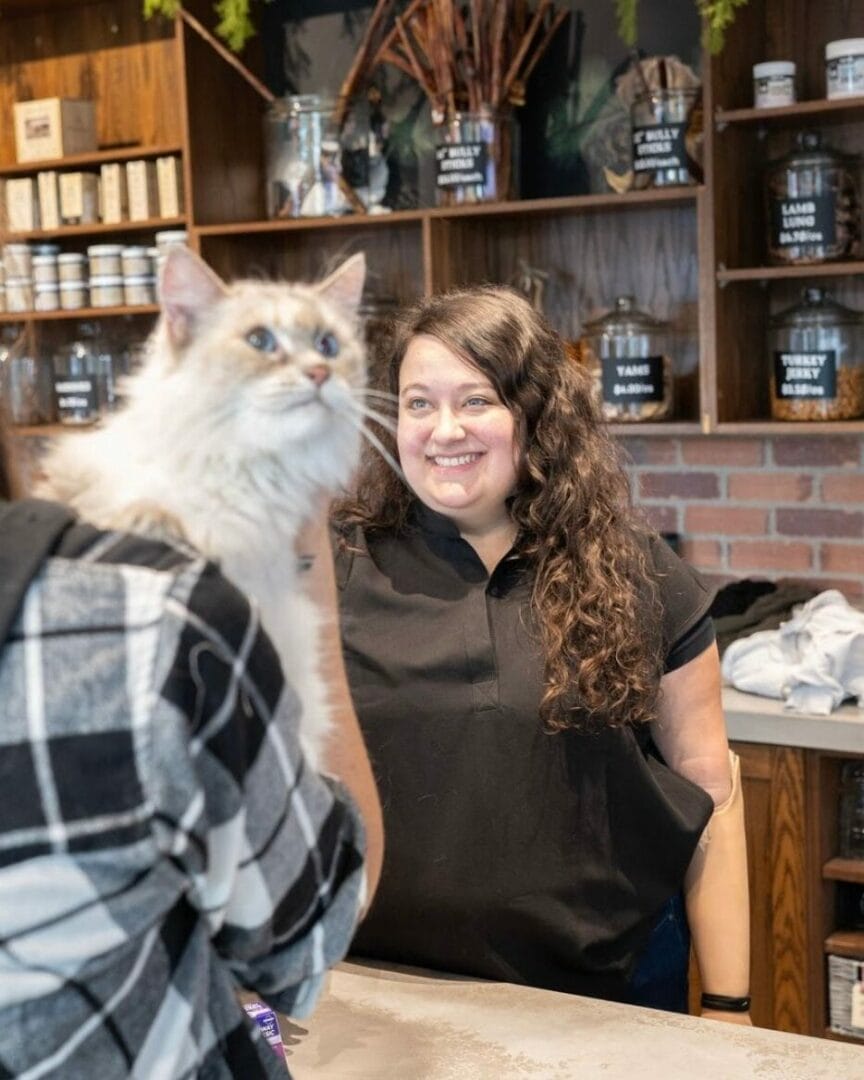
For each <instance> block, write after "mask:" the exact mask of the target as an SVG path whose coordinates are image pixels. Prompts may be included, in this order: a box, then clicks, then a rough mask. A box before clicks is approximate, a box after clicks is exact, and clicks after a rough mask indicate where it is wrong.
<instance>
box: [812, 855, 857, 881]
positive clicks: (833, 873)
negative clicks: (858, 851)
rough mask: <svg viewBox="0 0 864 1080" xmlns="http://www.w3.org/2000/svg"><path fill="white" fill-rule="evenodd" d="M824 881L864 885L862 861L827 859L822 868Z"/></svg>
mask: <svg viewBox="0 0 864 1080" xmlns="http://www.w3.org/2000/svg"><path fill="white" fill-rule="evenodd" d="M822 877H823V878H824V879H825V880H826V881H849V882H851V883H852V884H853V885H864V859H829V860H828V862H826V863H825V865H824V866H823V867H822Z"/></svg>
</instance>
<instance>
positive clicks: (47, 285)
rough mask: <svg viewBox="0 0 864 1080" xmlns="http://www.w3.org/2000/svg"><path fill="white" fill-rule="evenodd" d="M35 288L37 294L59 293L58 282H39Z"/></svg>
mask: <svg viewBox="0 0 864 1080" xmlns="http://www.w3.org/2000/svg"><path fill="white" fill-rule="evenodd" d="M34 288H35V289H36V292H56V291H57V282H56V281H37V282H36V284H35V285H34Z"/></svg>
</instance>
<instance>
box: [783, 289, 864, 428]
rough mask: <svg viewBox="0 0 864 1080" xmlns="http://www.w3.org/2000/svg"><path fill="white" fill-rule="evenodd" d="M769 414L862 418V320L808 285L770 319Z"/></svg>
mask: <svg viewBox="0 0 864 1080" xmlns="http://www.w3.org/2000/svg"><path fill="white" fill-rule="evenodd" d="M769 340H770V347H769V353H770V364H771V415H772V417H773V418H774V419H775V420H854V419H856V418H857V417H859V416H864V320H862V315H861V313H860V312H858V311H853V310H852V309H851V308H847V307H844V306H843V305H842V304H838V303H837V302H836V301H834V300H832V299H831V297H830V296H829V295H828V293H827V292H826V291H825V289H823V288H817V287H815V286H808V287H807V288H805V289H804V290H803V291H802V293H801V302H800V303H798V304H795V306H794V307H791V308H789V309H788V310H787V311H783V312H780V314H778V315H777V316H775V317H774V318H773V319H772V320H771V326H770V335H769Z"/></svg>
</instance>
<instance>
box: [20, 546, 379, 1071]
mask: <svg viewBox="0 0 864 1080" xmlns="http://www.w3.org/2000/svg"><path fill="white" fill-rule="evenodd" d="M297 711H298V704H297V701H296V698H295V697H294V695H293V694H292V693H291V692H290V690H288V689H287V688H285V687H284V686H283V682H282V677H281V672H280V669H279V664H278V660H277V658H276V655H275V653H274V651H273V649H272V647H271V646H270V644H269V642H268V641H267V639H266V638H264V637H263V636H262V634H261V632H260V629H259V624H258V620H257V616H256V614H255V613H254V611H253V610H251V609H250V607H249V605H248V604H247V603H246V601H245V600H244V598H243V597H242V596H241V595H240V594H239V593H238V592H237V591H236V590H235V589H234V588H233V587H231V586H230V585H229V584H228V583H227V582H226V581H225V580H224V578H222V577H221V575H220V574H219V573H218V572H217V571H216V570H215V569H214V568H213V567H212V565H210V564H208V563H206V562H204V561H202V560H201V559H198V558H195V557H194V556H193V555H191V554H190V553H188V552H182V551H180V550H179V549H175V548H171V547H168V546H165V545H161V544H156V543H153V542H150V541H145V540H142V539H140V538H130V537H121V536H119V535H113V536H106V535H105V534H100V533H97V532H96V531H95V530H92V529H90V528H89V527H87V526H81V525H78V526H74V527H73V528H72V529H71V530H70V532H69V534H68V535H67V538H66V539H65V540H64V541H63V545H62V547H61V549H60V552H59V557H55V558H51V559H50V560H49V561H48V562H47V563H46V564H45V566H44V568H43V571H42V573H41V574H40V576H39V577H38V578H37V579H36V580H35V581H34V583H33V584H32V585H31V587H30V589H29V591H28V593H27V595H26V598H25V603H24V606H23V610H22V612H21V614H20V617H19V618H18V621H17V624H16V625H15V626H14V627H13V630H12V634H11V637H10V639H9V640H8V641H7V642H6V644H5V647H4V648H3V651H2V653H0V939H2V940H0V1078H2V1077H11V1076H15V1077H28V1078H36V1077H44V1076H50V1077H62V1078H63V1080H113V1078H115V1077H116V1078H121V1077H122V1078H124V1080H125V1078H128V1077H134V1078H138V1080H175V1078H180V1077H207V1078H217V1077H219V1078H221V1077H229V1076H230V1077H238V1078H241V1080H255V1078H258V1077H282V1078H283V1080H284V1077H285V1075H286V1073H285V1066H284V1064H283V1063H281V1062H280V1061H279V1060H278V1058H277V1056H276V1055H275V1054H274V1053H273V1051H272V1050H271V1049H270V1048H269V1047H268V1046H267V1044H266V1043H265V1042H264V1041H263V1040H262V1039H261V1038H260V1036H259V1034H258V1031H257V1028H256V1027H255V1025H254V1023H251V1022H250V1021H248V1020H247V1018H246V1017H245V1015H244V1013H243V1011H242V1009H241V1007H240V1006H239V1004H238V1002H237V996H236V991H237V988H238V986H244V987H247V988H250V989H252V990H254V991H256V992H257V994H258V995H259V996H261V997H262V998H264V999H266V1000H267V1001H268V1002H270V1003H271V1004H272V1005H274V1006H275V1007H277V1008H279V1009H281V1010H283V1011H285V1012H288V1013H291V1014H294V1015H303V1014H304V1013H305V1012H307V1011H308V1010H309V1009H310V1008H311V1006H312V1005H313V1004H314V1000H315V998H316V997H317V992H318V990H319V988H320V984H321V981H322V979H323V975H324V973H325V972H326V970H327V968H328V967H330V966H331V965H332V964H334V963H335V962H337V961H338V960H339V959H340V958H341V957H342V956H343V955H344V953H345V951H346V949H347V947H348V944H349V941H350V938H351V935H352V932H353V929H354V925H355V922H356V919H357V914H358V908H359V904H360V896H361V893H362V891H363V869H362V850H363V837H362V825H361V823H360V819H359V816H358V814H357V813H356V810H355V808H354V807H353V804H352V803H351V801H350V799H349V798H348V796H347V795H346V794H345V793H344V791H343V790H342V789H341V788H340V787H339V786H338V785H336V784H335V783H331V782H329V781H325V780H323V779H322V778H321V777H320V776H318V775H317V774H316V773H313V772H312V771H311V770H310V769H308V768H306V767H305V765H304V762H303V759H302V756H301V754H300V751H299V750H298V745H297V740H296V720H297Z"/></svg>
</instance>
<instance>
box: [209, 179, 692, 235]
mask: <svg viewBox="0 0 864 1080" xmlns="http://www.w3.org/2000/svg"><path fill="white" fill-rule="evenodd" d="M702 190H703V189H702V188H701V187H697V186H692V187H675V188H672V187H669V188H649V189H648V190H646V191H628V192H625V193H624V194H623V195H615V194H608V195H606V194H604V195H565V196H561V197H558V198H554V199H517V200H515V201H513V202H490V203H472V204H471V205H470V206H432V207H426V208H423V209H419V210H395V211H393V213H390V214H343V215H342V216H341V217H316V218H279V219H277V220H272V221H235V222H226V223H225V224H222V225H199V226H197V227H196V230H195V231H196V233H197V234H198V235H199V236H202V237H206V236H237V235H241V236H247V235H249V234H254V233H259V234H265V235H266V234H271V233H279V232H297V231H300V232H303V231H309V230H318V229H340V228H342V229H345V228H356V227H357V226H362V227H364V228H365V227H366V226H369V227H373V228H375V227H381V226H386V225H393V224H401V223H404V222H417V223H418V224H419V223H422V222H423V221H425V220H427V219H429V220H435V221H440V220H442V219H446V220H453V219H456V220H458V219H460V218H471V219H476V218H478V217H521V216H523V215H543V214H578V213H593V212H598V211H606V210H610V211H615V210H627V209H635V208H638V207H651V206H658V205H659V206H668V205H669V204H673V205H675V204H678V205H680V204H687V203H695V201H696V200H697V198H698V196H699V193H700V192H701V191H702Z"/></svg>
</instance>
